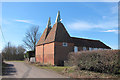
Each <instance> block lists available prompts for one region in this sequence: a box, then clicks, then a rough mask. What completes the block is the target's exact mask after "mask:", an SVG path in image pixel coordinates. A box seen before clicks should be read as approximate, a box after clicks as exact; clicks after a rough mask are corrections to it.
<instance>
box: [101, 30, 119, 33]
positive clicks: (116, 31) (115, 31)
mask: <svg viewBox="0 0 120 80" xmlns="http://www.w3.org/2000/svg"><path fill="white" fill-rule="evenodd" d="M101 32H114V33H118V30H114V29H113V30H106V31H101Z"/></svg>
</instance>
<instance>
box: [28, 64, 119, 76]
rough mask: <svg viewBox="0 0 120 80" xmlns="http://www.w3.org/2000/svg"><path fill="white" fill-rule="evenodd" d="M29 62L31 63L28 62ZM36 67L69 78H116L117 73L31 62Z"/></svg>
mask: <svg viewBox="0 0 120 80" xmlns="http://www.w3.org/2000/svg"><path fill="white" fill-rule="evenodd" d="M30 64H31V63H30ZM31 65H34V66H36V67H38V68H41V69H45V70H50V71H55V72H57V73H59V74H61V75H64V76H68V77H70V78H117V77H118V76H117V75H114V74H106V73H98V72H92V71H87V70H79V69H77V68H76V67H75V66H73V67H70V66H51V65H40V64H38V63H37V64H36V63H32V64H31Z"/></svg>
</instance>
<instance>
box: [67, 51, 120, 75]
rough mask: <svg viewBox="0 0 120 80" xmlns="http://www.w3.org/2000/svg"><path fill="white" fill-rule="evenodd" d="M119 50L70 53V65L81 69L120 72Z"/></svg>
mask: <svg viewBox="0 0 120 80" xmlns="http://www.w3.org/2000/svg"><path fill="white" fill-rule="evenodd" d="M118 57H119V50H93V51H81V52H78V53H74V52H72V53H70V54H69V60H68V63H69V65H73V66H78V68H79V69H81V70H90V71H95V72H101V73H102V72H104V73H114V74H119V73H120V61H119V58H118Z"/></svg>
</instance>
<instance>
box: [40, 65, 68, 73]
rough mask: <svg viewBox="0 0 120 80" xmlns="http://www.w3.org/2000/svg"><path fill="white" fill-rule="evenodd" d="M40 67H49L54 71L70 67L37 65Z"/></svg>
mask: <svg viewBox="0 0 120 80" xmlns="http://www.w3.org/2000/svg"><path fill="white" fill-rule="evenodd" d="M38 67H40V68H42V69H50V70H53V71H56V72H62V71H63V70H64V69H65V68H70V67H68V66H38Z"/></svg>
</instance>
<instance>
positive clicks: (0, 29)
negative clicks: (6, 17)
mask: <svg viewBox="0 0 120 80" xmlns="http://www.w3.org/2000/svg"><path fill="white" fill-rule="evenodd" d="M0 31H1V33H2V37H3V40H4V42H5V43H6V40H5V37H4V34H3V31H2V28H1V26H0Z"/></svg>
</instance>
